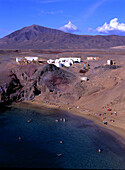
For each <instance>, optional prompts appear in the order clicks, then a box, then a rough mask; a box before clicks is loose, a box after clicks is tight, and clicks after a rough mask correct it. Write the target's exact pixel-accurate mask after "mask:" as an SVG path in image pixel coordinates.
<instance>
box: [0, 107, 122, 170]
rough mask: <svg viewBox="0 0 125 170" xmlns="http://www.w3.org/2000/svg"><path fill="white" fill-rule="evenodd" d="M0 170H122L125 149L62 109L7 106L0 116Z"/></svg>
mask: <svg viewBox="0 0 125 170" xmlns="http://www.w3.org/2000/svg"><path fill="white" fill-rule="evenodd" d="M99 148H100V150H101V152H98V149H99ZM0 167H7V168H47V169H51V168H54V169H57V168H58V169H125V146H124V145H122V144H121V143H119V141H118V139H117V138H116V137H114V135H112V133H111V132H108V130H106V129H105V127H104V128H103V127H100V126H99V125H96V124H94V123H93V121H91V120H87V119H85V118H83V117H80V116H77V115H73V114H71V113H68V112H65V111H63V110H58V109H51V108H43V109H41V110H39V109H33V108H30V107H22V108H21V107H20V108H19V107H9V108H8V109H6V110H4V111H2V112H1V113H0Z"/></svg>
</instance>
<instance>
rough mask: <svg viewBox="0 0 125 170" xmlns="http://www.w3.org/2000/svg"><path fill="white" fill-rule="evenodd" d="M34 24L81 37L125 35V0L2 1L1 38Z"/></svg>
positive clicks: (0, 13) (0, 6) (0, 16)
mask: <svg viewBox="0 0 125 170" xmlns="http://www.w3.org/2000/svg"><path fill="white" fill-rule="evenodd" d="M33 24H37V25H41V26H45V27H49V28H54V29H60V30H63V31H65V32H71V33H74V34H80V35H97V34H98V35H99V34H101V35H102V34H117V35H125V0H0V38H2V37H4V36H5V35H7V34H9V33H11V32H13V31H16V30H18V29H21V28H23V27H25V26H30V25H33Z"/></svg>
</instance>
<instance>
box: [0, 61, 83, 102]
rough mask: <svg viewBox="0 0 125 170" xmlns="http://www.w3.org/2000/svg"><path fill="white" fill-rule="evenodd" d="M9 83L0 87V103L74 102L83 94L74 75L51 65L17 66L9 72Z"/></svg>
mask: <svg viewBox="0 0 125 170" xmlns="http://www.w3.org/2000/svg"><path fill="white" fill-rule="evenodd" d="M9 76H10V77H11V79H10V82H9V83H5V84H3V85H2V86H1V87H0V94H1V102H14V101H16V102H17V101H22V100H33V99H34V98H35V97H36V96H39V98H40V100H44V101H45V100H50V101H55V102H65V103H66V102H74V101H75V100H76V99H77V100H78V99H80V98H81V96H82V94H83V93H84V87H83V86H81V83H80V81H79V82H78V81H77V80H78V79H77V77H76V75H75V74H73V73H71V72H69V71H68V70H65V69H61V68H58V67H56V66H55V65H53V64H48V65H45V66H44V67H42V66H39V65H27V66H18V67H16V68H14V69H12V70H11V73H10V75H9Z"/></svg>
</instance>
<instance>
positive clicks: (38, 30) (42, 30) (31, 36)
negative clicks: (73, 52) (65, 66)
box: [0, 24, 125, 49]
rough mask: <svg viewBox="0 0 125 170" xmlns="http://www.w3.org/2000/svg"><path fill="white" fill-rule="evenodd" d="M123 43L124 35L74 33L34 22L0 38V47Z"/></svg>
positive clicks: (81, 46)
mask: <svg viewBox="0 0 125 170" xmlns="http://www.w3.org/2000/svg"><path fill="white" fill-rule="evenodd" d="M124 45H125V36H116V35H106V36H101V35H96V36H90V35H75V34H70V33H65V32H63V31H60V30H56V29H51V28H46V27H43V26H39V25H35V24H34V25H32V26H28V27H24V28H22V29H20V30H17V31H15V32H13V33H11V34H9V35H7V36H5V37H3V38H1V39H0V49H103V48H105V49H107V48H110V47H114V46H124Z"/></svg>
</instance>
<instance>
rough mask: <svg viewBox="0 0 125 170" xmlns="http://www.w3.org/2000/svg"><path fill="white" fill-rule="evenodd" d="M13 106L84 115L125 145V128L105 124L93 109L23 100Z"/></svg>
mask: <svg viewBox="0 0 125 170" xmlns="http://www.w3.org/2000/svg"><path fill="white" fill-rule="evenodd" d="M11 106H14V107H18V108H22V107H23V108H27V106H28V107H29V108H33V109H36V110H39V111H40V110H41V108H42V109H58V110H60V111H64V112H67V113H69V114H72V115H74V116H79V117H83V118H85V119H88V120H91V121H92V122H93V123H94V124H95V125H97V126H99V127H100V128H101V130H104V131H106V132H108V133H110V134H111V135H112V136H114V137H115V138H116V140H117V141H118V142H120V143H121V145H123V146H124V147H125V130H124V129H122V128H120V127H117V126H114V125H112V124H109V123H108V124H107V125H105V124H103V120H101V118H100V117H97V116H94V115H93V114H92V111H89V110H86V111H84V112H83V111H82V110H80V108H74V107H73V105H63V106H60V104H55V103H45V102H41V101H40V102H37V101H23V102H21V103H13V104H12V105H11Z"/></svg>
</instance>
